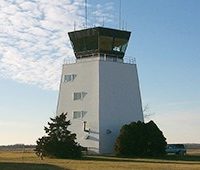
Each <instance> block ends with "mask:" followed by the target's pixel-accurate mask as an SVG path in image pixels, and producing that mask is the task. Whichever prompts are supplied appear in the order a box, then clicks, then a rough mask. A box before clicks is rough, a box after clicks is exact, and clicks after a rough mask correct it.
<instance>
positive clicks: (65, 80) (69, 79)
mask: <svg viewBox="0 0 200 170" xmlns="http://www.w3.org/2000/svg"><path fill="white" fill-rule="evenodd" d="M75 77H76V75H75V74H71V75H64V83H67V82H71V81H74V79H75Z"/></svg>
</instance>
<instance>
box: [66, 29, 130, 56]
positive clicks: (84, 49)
mask: <svg viewBox="0 0 200 170" xmlns="http://www.w3.org/2000/svg"><path fill="white" fill-rule="evenodd" d="M68 34H69V38H70V40H71V44H72V47H73V50H74V53H75V56H76V58H82V57H90V56H91V55H93V54H97V53H100V54H107V55H111V56H112V57H118V58H123V57H124V54H125V51H126V48H127V45H128V40H129V37H130V34H131V32H128V31H124V30H117V29H111V28H104V27H94V28H89V29H83V30H79V31H73V32H69V33H68Z"/></svg>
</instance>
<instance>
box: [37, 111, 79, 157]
mask: <svg viewBox="0 0 200 170" xmlns="http://www.w3.org/2000/svg"><path fill="white" fill-rule="evenodd" d="M50 120H51V121H52V122H51V123H49V122H48V125H49V127H44V130H45V132H46V134H47V136H43V137H41V138H39V139H38V140H37V141H36V143H37V146H36V149H35V152H36V154H37V156H39V157H41V158H43V157H45V156H48V157H56V158H80V157H81V156H82V154H81V150H82V147H81V146H80V145H79V144H78V143H77V142H75V139H76V134H74V133H71V132H70V131H69V130H67V128H68V126H69V125H70V121H66V114H64V113H62V114H61V115H60V116H56V117H55V118H54V119H53V118H50Z"/></svg>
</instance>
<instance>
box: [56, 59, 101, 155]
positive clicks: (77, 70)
mask: <svg viewBox="0 0 200 170" xmlns="http://www.w3.org/2000/svg"><path fill="white" fill-rule="evenodd" d="M70 74H75V75H76V77H75V79H74V81H72V82H67V83H63V82H61V85H60V92H59V99H58V107H57V114H58V115H59V114H61V113H62V112H67V113H68V116H67V118H68V119H70V120H71V125H70V126H69V129H70V130H72V131H73V132H74V133H76V134H77V141H78V142H79V143H80V144H81V145H82V146H85V147H89V148H90V150H91V151H94V152H97V153H98V152H99V62H98V61H88V62H82V63H76V64H66V65H64V66H63V71H62V77H64V75H70ZM74 92H86V93H87V94H86V95H85V97H84V98H83V99H82V100H76V101H74V100H73V93H74ZM74 111H87V113H86V115H85V116H84V117H83V118H82V119H73V112H74ZM84 121H86V122H87V124H86V126H87V128H90V129H91V131H90V133H88V132H84V129H83V122H84ZM86 138H88V139H86Z"/></svg>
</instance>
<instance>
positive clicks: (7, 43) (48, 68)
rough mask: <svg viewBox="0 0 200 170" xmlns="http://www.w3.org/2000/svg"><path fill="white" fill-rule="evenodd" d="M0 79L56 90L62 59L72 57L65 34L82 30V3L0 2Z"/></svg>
mask: <svg viewBox="0 0 200 170" xmlns="http://www.w3.org/2000/svg"><path fill="white" fill-rule="evenodd" d="M0 4H1V8H0V9H1V10H0V19H1V23H0V75H1V76H2V77H6V78H11V79H14V80H17V81H19V82H23V83H28V84H35V85H38V86H39V87H41V88H45V89H53V90H57V89H58V84H59V80H60V71H61V65H62V63H63V60H64V58H66V57H72V56H73V55H72V50H71V46H70V44H69V40H68V37H67V32H68V31H71V30H73V21H76V23H79V25H77V27H79V28H81V25H83V24H82V21H83V20H82V16H80V10H82V4H83V0H73V1H72V0H59V1H57V0H52V1H48V0H43V1H39V0H35V1H28V0H18V1H8V0H0Z"/></svg>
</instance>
